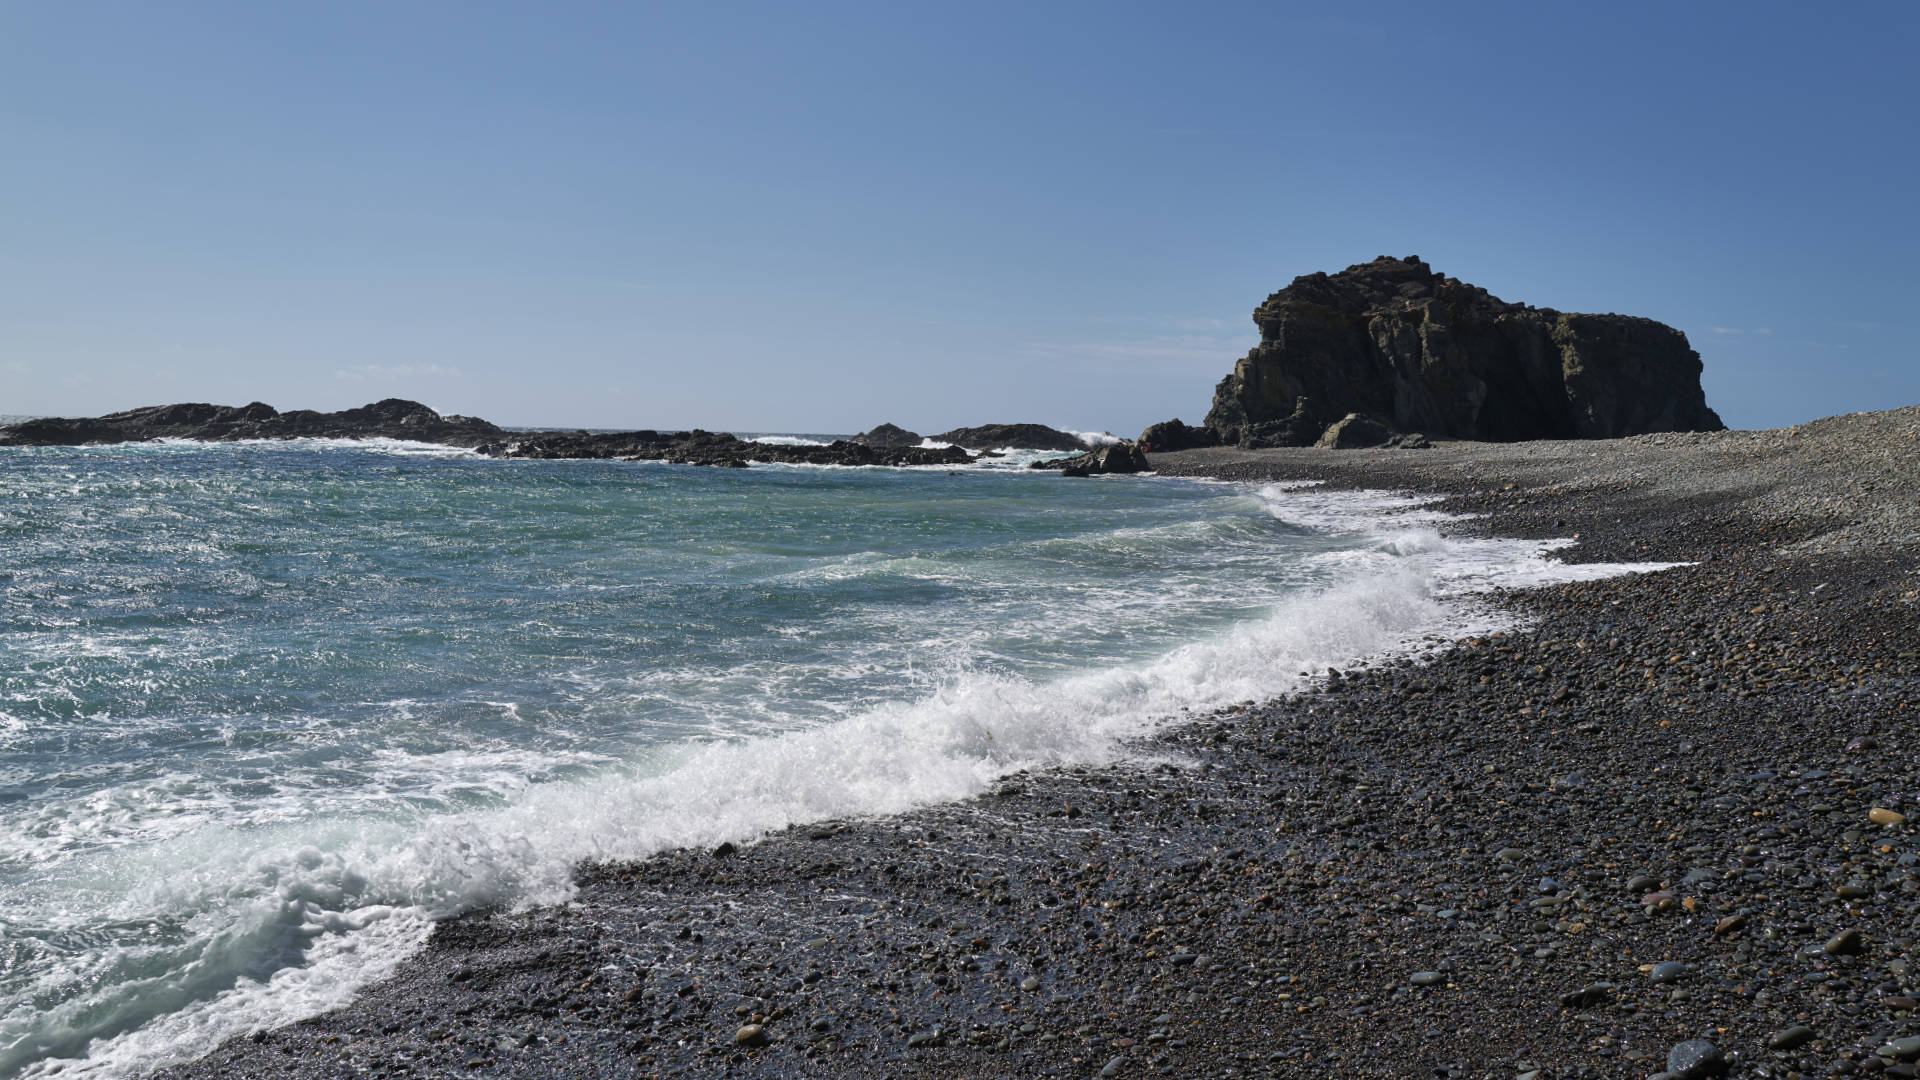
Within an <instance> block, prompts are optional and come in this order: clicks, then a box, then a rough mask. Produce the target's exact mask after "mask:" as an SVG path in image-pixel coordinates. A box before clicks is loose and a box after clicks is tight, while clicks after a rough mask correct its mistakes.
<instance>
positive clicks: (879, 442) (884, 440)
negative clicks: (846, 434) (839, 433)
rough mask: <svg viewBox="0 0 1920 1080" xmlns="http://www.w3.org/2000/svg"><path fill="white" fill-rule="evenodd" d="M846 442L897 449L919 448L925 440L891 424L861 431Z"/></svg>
mask: <svg viewBox="0 0 1920 1080" xmlns="http://www.w3.org/2000/svg"><path fill="white" fill-rule="evenodd" d="M847 441H848V442H850V443H858V444H859V445H861V446H885V447H894V448H898V447H903V446H919V445H920V444H921V443H922V442H923V441H925V440H924V439H923V438H922V437H921V436H919V435H917V434H915V433H914V432H911V431H908V430H907V429H906V428H903V427H895V426H894V425H892V424H881V425H880V426H879V427H877V428H873V429H871V430H868V431H863V432H861V433H860V434H858V435H855V436H854V437H853V438H851V439H848V440H847Z"/></svg>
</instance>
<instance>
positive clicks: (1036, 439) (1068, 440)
mask: <svg viewBox="0 0 1920 1080" xmlns="http://www.w3.org/2000/svg"><path fill="white" fill-rule="evenodd" d="M933 438H934V441H935V442H946V443H952V444H953V445H955V446H964V447H966V448H967V449H969V450H998V449H999V448H1001V447H1003V446H1012V447H1017V448H1019V449H1021V450H1085V449H1086V448H1087V444H1086V443H1085V442H1084V441H1083V440H1082V439H1081V438H1080V436H1078V435H1075V434H1074V433H1073V432H1071V431H1061V430H1059V429H1058V428H1050V427H1048V426H1046V425H1045V424H982V425H980V426H979V427H963V428H954V429H953V430H952V431H943V432H941V433H940V434H938V435H935V436H933Z"/></svg>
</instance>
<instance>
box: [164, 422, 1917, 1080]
mask: <svg viewBox="0 0 1920 1080" xmlns="http://www.w3.org/2000/svg"><path fill="white" fill-rule="evenodd" d="M1151 463H1152V465H1153V467H1154V468H1155V469H1156V470H1157V471H1159V472H1161V473H1163V474H1179V475H1191V476H1210V477H1216V478H1220V479H1228V480H1259V481H1315V482H1319V483H1322V484H1326V485H1329V486H1333V487H1339V488H1350V489H1384V490H1395V491H1408V492H1414V493H1417V494H1423V495H1429V496H1433V497H1435V498H1437V499H1438V500H1439V501H1437V502H1436V503H1435V506H1436V507H1437V508H1438V509H1440V510H1443V511H1448V512H1452V513H1456V514H1460V515H1465V516H1463V517H1461V518H1460V519H1458V520H1456V521H1454V522H1453V523H1452V524H1450V525H1448V526H1447V528H1448V529H1451V530H1456V531H1460V532H1469V533H1477V534H1485V535H1500V536H1517V537H1567V538H1573V539H1574V540H1575V543H1574V544H1573V545H1572V546H1570V547H1568V548H1565V549H1563V550H1562V551H1561V552H1560V556H1561V557H1562V558H1565V559H1567V560H1570V561H1634V562H1655V561H1657V562H1670V563H1681V564H1684V565H1679V566H1675V567H1672V568H1670V569H1666V570H1662V571H1658V572H1654V573H1647V574H1635V575H1629V576H1625V577H1615V578H1609V579H1605V580H1600V581H1591V582H1583V583H1578V584H1571V585H1559V586H1553V587H1549V588H1543V589H1535V590H1528V591H1524V592H1508V593H1502V594H1498V595H1495V596H1493V597H1491V598H1489V600H1488V602H1489V603H1492V604H1496V605H1500V606H1503V607H1505V608H1506V609H1508V610H1509V611H1510V612H1511V613H1512V615H1513V617H1514V619H1515V621H1516V628H1515V629H1513V630H1511V631H1508V632H1504V633H1499V634H1492V635H1488V636H1480V637H1473V638H1467V639H1463V640H1458V641H1453V642H1449V643H1446V644H1445V646H1444V647H1441V648H1437V649H1436V650H1434V651H1432V652H1431V653H1429V654H1426V655H1423V656H1421V657H1420V658H1418V659H1417V660H1416V659H1396V660H1386V661H1382V662H1379V663H1376V664H1373V665H1370V666H1364V667H1357V668H1354V669H1351V670H1347V671H1340V672H1327V673H1322V674H1321V675H1320V676H1319V678H1318V679H1317V680H1316V682H1315V686H1314V688H1313V689H1312V690H1309V691H1307V692H1303V693H1299V694H1296V695H1292V696H1289V697H1287V698H1284V699H1281V700H1275V701H1265V702H1247V703H1244V704H1242V705H1238V706H1235V707H1233V708H1231V709H1229V710H1226V711H1224V712H1221V713H1219V714H1215V715H1210V716H1205V717H1195V718H1193V719H1192V720H1191V721H1190V722H1187V723H1182V724H1179V725H1174V726H1170V727H1168V728H1166V729H1164V730H1163V731H1162V733H1161V734H1159V735H1158V736H1156V737H1155V738H1154V739H1153V740H1152V741H1150V742H1149V743H1147V744H1144V745H1142V746H1141V747H1139V748H1138V750H1139V752H1138V753H1137V754H1136V755H1135V758H1134V761H1133V763H1131V764H1126V765H1119V766H1112V767H1104V768H1074V769H1063V770H1059V771H1052V772H1045V773H1032V774H1024V775H1018V776H1014V777H1011V778H1009V779H1008V780H1007V781H1006V782H1005V783H1003V784H1002V785H1001V786H1000V787H999V788H998V789H997V790H996V791H995V792H994V793H992V794H990V795H988V796H985V797H982V798H979V799H975V800H972V801H969V802H965V803H959V804H952V805H943V806H937V807H931V808H928V809H925V810H921V811H916V812H914V813H911V814H907V815H903V816H898V817H890V818H883V819H874V820H857V821H842V822H827V823H816V824H813V825H810V826H804V827H797V828H794V829H790V830H787V831H784V832H781V833H778V834H774V835H771V836H768V837H766V838H764V839H763V840H761V841H759V842H757V843H753V844H749V845H745V846H742V847H739V848H735V847H733V846H731V845H726V846H723V847H722V848H720V849H718V850H711V851H706V850H703V851H691V850H682V851H677V852H672V853H668V854H665V855H662V856H659V857H656V858H654V859H650V860H647V861H644V862H639V863H631V864H617V865H614V864H602V865H588V866H583V867H581V868H580V870H579V874H578V885H579V890H578V894H577V897H576V899H575V901H574V902H572V903H570V904H567V905H565V906H560V907H550V908H539V909H534V910H530V911H523V912H517V913H503V912H492V913H480V914H475V915H470V916H466V917H463V918H459V919H456V920H451V921H448V922H445V923H442V924H441V925H440V926H438V927H437V928H436V930H435V932H434V934H433V937H432V939H431V940H430V942H429V944H428V945H427V947H426V949H425V950H424V951H423V952H421V953H420V954H418V955H417V956H415V957H414V958H413V959H412V960H410V961H408V962H407V963H406V964H405V965H404V966H403V967H402V969H401V970H400V972H399V973H398V974H397V975H396V976H395V977H393V978H392V979H391V980H390V981H388V982H386V983H384V984H382V985H379V986H376V987H374V988H372V989H370V990H369V991H368V992H366V993H365V994H363V995H362V996H361V997H360V998H359V999H358V1000H357V1001H356V1002H355V1003H354V1004H352V1005H351V1006H349V1007H347V1008H346V1009H343V1010H340V1011H337V1012H333V1013H329V1014H326V1015H323V1016H319V1017H316V1018H314V1019H312V1020H308V1021H305V1022H302V1023H299V1024H295V1025H292V1026H289V1027H285V1028H281V1029H277V1030H272V1031H262V1032H257V1033H255V1034H254V1035H252V1036H251V1037H248V1038H244V1039H241V1040H237V1041H234V1042H232V1043H229V1044H228V1045H226V1046H224V1047H221V1048H219V1049H217V1050H215V1051H213V1052H212V1053H211V1054H209V1055H208V1056H206V1057H204V1058H201V1059H200V1060H198V1061H196V1062H192V1063H189V1064H186V1065H182V1066H179V1067H177V1068H175V1069H173V1070H170V1071H168V1072H166V1073H164V1074H162V1075H166V1076H170V1077H177V1078H188V1077H194V1078H199V1077H208V1078H211V1077H223V1078H232V1077H348V1076H356V1077H359V1076H381V1075H391V1076H436V1077H438V1076H472V1077H499V1076H525V1077H532V1076H541V1077H546V1076H560V1077H614V1076H620V1077H628V1076H632V1077H652V1076H687V1077H710V1076H712V1077H717V1076H739V1077H790V1076H792V1077H797V1076H807V1077H813V1076H817V1077H875V1078H880V1077H909V1076H911V1077H923V1076H924V1077H955V1078H960V1077H1043V1076H1052V1077H1093V1076H1099V1077H1131V1076H1172V1077H1182V1078H1188V1077H1192V1078H1199V1077H1265V1076H1275V1077H1307V1076H1316V1077H1318V1076H1356V1077H1376V1076H1377V1077H1389V1076H1392V1077H1409V1076H1425V1077H1476V1078H1478V1077H1486V1078H1493V1080H1561V1078H1575V1077H1618V1076H1636V1077H1640V1076H1655V1075H1662V1074H1664V1075H1669V1076H1680V1077H1703V1076H1715V1075H1727V1074H1731V1075H1735V1076H1755V1077H1761V1076H1765V1077H1793V1076H1806V1077H1814V1076H1848V1075H1863V1074H1871V1073H1881V1074H1884V1075H1887V1076H1913V1075H1915V1074H1916V1062H1920V971H1916V970H1914V969H1915V968H1916V967H1920V750H1916V745H1920V744H1916V742H1915V740H1914V739H1913V737H1912V731H1913V730H1914V727H1915V721H1916V719H1917V718H1920V717H1917V716H1916V706H1917V705H1920V633H1917V632H1916V628H1917V627H1920V407H1915V408H1907V409H1900V410H1894V411H1890V412H1881V413H1869V414H1855V415H1851V416H1843V417H1834V418H1830V419H1827V420H1821V421H1817V422H1814V423H1810V424H1805V425H1801V426H1799V427H1796V428H1788V429H1780V430H1775V431H1758V432H1752V431H1745V432H1716V433H1700V434H1669V435H1647V436H1636V437H1633V438H1628V439H1619V440H1607V441H1595V442H1537V443H1516V444H1500V445H1495V444H1464V443H1443V444H1440V445H1437V446H1434V447H1432V448H1430V449H1425V450H1377V451H1376V450H1359V451H1330V450H1316V449H1301V450H1266V451H1239V450H1231V449H1211V450H1190V451H1184V452H1180V453H1175V454H1156V455H1152V457H1151ZM1088 482H1094V483H1125V482H1130V481H1126V480H1123V479H1115V480H1101V481H1088Z"/></svg>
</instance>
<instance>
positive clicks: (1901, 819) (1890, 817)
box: [1867, 806, 1907, 825]
mask: <svg viewBox="0 0 1920 1080" xmlns="http://www.w3.org/2000/svg"><path fill="white" fill-rule="evenodd" d="M1867 820H1868V821H1871V822H1873V823H1874V824H1875V825H1903V824H1905V823H1906V820H1907V815H1905V814H1903V813H1901V812H1900V811H1898V810H1889V809H1887V808H1886V807H1884V806H1876V807H1874V808H1873V809H1871V810H1869V811H1867Z"/></svg>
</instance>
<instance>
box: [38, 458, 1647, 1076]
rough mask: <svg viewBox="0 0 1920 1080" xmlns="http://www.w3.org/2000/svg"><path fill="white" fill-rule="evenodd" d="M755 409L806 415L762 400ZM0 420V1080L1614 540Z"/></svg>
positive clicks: (1005, 479)
mask: <svg viewBox="0 0 1920 1080" xmlns="http://www.w3.org/2000/svg"><path fill="white" fill-rule="evenodd" d="M770 438H783V439H788V440H793V439H796V438H797V439H802V440H804V439H806V438H808V437H805V436H770ZM1038 456H1041V455H1038V454H1033V453H1021V452H1014V453H1011V454H1009V455H1008V456H1006V457H1004V458H998V459H983V460H982V461H980V462H978V463H976V464H975V465H973V466H971V467H963V468H957V469H948V468H929V469H877V468H875V469H847V468H817V467H797V466H764V467H754V468H751V469H744V470H740V469H711V468H691V467H685V466H676V465H665V464H660V463H627V462H613V461H551V462H548V461H502V460H492V459H487V458H483V457H479V456H476V455H473V454H470V453H467V452H464V451H457V450H450V449H447V448H443V447H434V446H426V445H420V444H408V443H392V442H347V441H324V440H308V441H296V442H285V443H241V444H186V443H159V444H137V445H125V446H116V447H96V448H48V449H37V448H36V449H25V448H13V449H5V450H0V1077H11V1076H62V1077H71V1076H133V1075H138V1074H139V1073H140V1072H142V1071H144V1070H147V1069H150V1068H153V1067H156V1066H159V1065H163V1064H167V1063H171V1062H174V1061H179V1060H183V1059H186V1058H191V1057H193V1056H195V1055H196V1054H198V1053H200V1052H204V1051H205V1050H207V1049H210V1048H211V1047H212V1046H213V1045H215V1044H217V1043H218V1042H219V1041H221V1040H223V1039H226V1038H230V1037H233V1036H236V1035H240V1034H244V1033H247V1032H249V1031H253V1030H258V1029H261V1028H265V1027H272V1026H277V1025H280V1024H284V1023H288V1022H290V1021H293V1020H296V1019H299V1018H301V1017H303V1016H308V1015H312V1014H314V1013H317V1012H320V1011H324V1010H325V1009H328V1008H331V1007H333V1006H335V1005H338V1004H340V1003H342V1002H344V1001H347V1000H350V999H351V997H352V996H353V995H354V994H355V993H357V992H358V991H360V990H361V989H362V988H364V987H365V986H367V985H368V984H370V983H371V982H373V981H376V980H378V979H379V978H380V977H382V976H383V975H384V974H386V973H388V972H391V971H392V970H394V968H395V966H396V965H398V964H400V963H402V962H404V960H405V959H406V957H407V956H408V955H410V954H411V953H412V952H413V951H414V950H416V949H417V948H418V947H419V946H420V945H421V944H422V943H423V942H424V940H425V938H426V935H427V933H428V932H429V930H430V928H431V925H432V921H433V920H434V919H436V918H439V917H443V916H447V915H452V914H456V913H459V912H462V911H468V910H473V909H476V908H480V907H486V906H492V905H500V906H516V905H527V904H538V903H550V902H560V901H564V900H565V899H566V898H567V896H568V893H569V888H570V885H569V878H570V868H571V867H572V866H573V865H575V864H576V863H578V862H579V861H580V860H582V859H588V858H594V859H621V858H639V857H644V856H646V855H649V854H651V853H654V852H658V851H662V850H666V849H671V848H675V847H683V846H696V847H699V846H712V845H717V844H719V843H722V842H726V841H732V842H735V843H743V842H749V841H751V840H752V839H753V838H754V837H756V836H758V835H760V834H761V833H763V832H765V831H767V830H772V829H778V828H781V827H783V826H786V825H789V824H793V823H800V822H809V821H820V820H825V819H831V818H843V817H848V816H858V815H873V814H885V813H889V812H895V811H900V810H904V809H907V808H910V807H913V806H917V805H923V804H926V803H930V802H936V801H945V800H956V799H963V798H966V797H969V796H971V795H974V794H977V793H980V792H982V791H984V790H987V789H988V788H989V786H990V785H993V784H994V783H995V782H996V781H997V779H998V778H999V777H1002V776H1004V775H1006V774H1008V773H1010V772H1014V771H1017V770H1020V769H1023V768H1034V767H1044V766H1048V765H1057V764H1068V763H1085V764H1100V763H1110V762H1116V761H1121V760H1124V759H1127V758H1129V757H1132V756H1135V755H1137V754H1139V753H1141V751H1138V750H1136V749H1132V748H1131V747H1130V742H1129V740H1130V739H1132V738H1134V737H1136V736H1139V735H1141V734H1143V733H1146V732H1149V731H1151V730H1153V729H1154V728H1155V727H1156V726H1158V725H1162V724H1167V723H1176V722H1179V720H1180V719H1181V718H1182V717H1184V716H1191V715H1195V714H1200V713H1204V712H1206V711H1209V710H1213V709H1216V708H1218V707H1221V706H1225V705H1229V704H1234V703H1238V702H1242V701H1249V700H1255V699H1261V698H1267V697H1271V696H1273V695H1276V694H1280V693H1284V692H1286V691H1288V690H1290V689H1292V688H1295V687H1298V686H1300V685H1301V684H1302V682H1303V681H1304V680H1305V679H1306V678H1307V677H1309V676H1311V675H1314V674H1317V673H1324V671H1325V670H1326V669H1327V668H1328V667H1345V666H1347V665H1349V664H1352V663H1354V662H1356V661H1358V660H1360V659H1362V658H1366V657H1379V656H1386V655H1393V654H1404V653H1407V652H1410V651H1418V650H1420V649H1423V648H1427V647H1430V646H1431V645H1433V644H1434V643H1436V642H1438V641H1440V640H1442V639H1444V638H1447V637H1450V636H1457V635H1460V634H1464V633H1473V632H1484V631H1487V630H1491V629H1493V628H1495V627H1496V626H1499V625H1502V620H1504V619H1506V618H1507V616H1504V615H1501V614H1497V613H1493V612H1491V611H1490V610H1488V609H1486V608H1484V607H1483V606H1481V605H1479V604H1477V603H1476V602H1475V601H1474V599H1473V597H1474V596H1475V594H1477V593H1479V592H1482V591H1484V590H1485V589H1487V588H1490V587H1493V586H1497V585H1531V584H1539V583H1544V582H1547V581H1554V580H1566V579H1572V578H1577V577H1596V576H1601V575H1605V574H1610V573H1616V572H1619V571H1620V570H1621V569H1622V568H1620V567H1610V566H1568V565H1563V564H1559V563H1556V562H1553V561H1550V560H1549V559H1547V558H1546V557H1545V556H1546V554H1547V552H1548V551H1549V550H1550V549H1551V548H1552V546H1553V545H1552V544H1551V543H1543V542H1538V541H1518V540H1493V539H1462V538H1458V537H1451V538H1448V537H1442V536H1441V535H1440V533H1439V532H1438V531H1436V526H1437V525H1438V524H1440V523H1441V522H1442V520H1443V519H1442V518H1441V516H1440V515H1438V514H1435V513H1433V512H1432V511H1430V510H1427V509H1425V508H1424V507H1423V506H1422V505H1421V504H1420V503H1419V502H1418V501H1416V500H1412V499H1408V498H1403V497H1399V496H1394V495H1389V494H1383V493H1330V492H1322V491H1319V490H1317V489H1313V488H1304V487H1290V486H1282V485H1268V486H1255V485H1239V484H1229V483H1219V482H1209V481H1202V480H1193V479H1177V478H1162V477H1152V476H1147V477H1102V478H1095V479H1087V480H1067V479H1064V478H1062V477H1060V476H1058V475H1056V474H1053V473H1043V472H1035V471H1030V470H1027V469H1025V468H1024V467H1023V466H1024V465H1025V463H1026V462H1028V461H1030V460H1034V459H1035V458H1036V457H1038Z"/></svg>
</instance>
